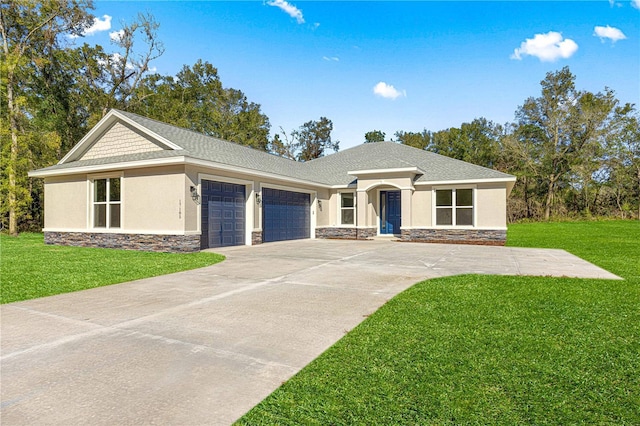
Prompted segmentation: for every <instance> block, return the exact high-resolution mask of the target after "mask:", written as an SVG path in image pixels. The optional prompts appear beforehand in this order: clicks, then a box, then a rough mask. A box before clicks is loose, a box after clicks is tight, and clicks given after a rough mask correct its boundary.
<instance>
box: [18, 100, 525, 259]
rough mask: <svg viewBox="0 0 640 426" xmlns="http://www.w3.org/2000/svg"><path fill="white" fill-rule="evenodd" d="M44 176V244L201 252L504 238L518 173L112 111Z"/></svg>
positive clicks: (376, 146)
mask: <svg viewBox="0 0 640 426" xmlns="http://www.w3.org/2000/svg"><path fill="white" fill-rule="evenodd" d="M29 176H31V177H38V178H44V198H45V206H44V217H45V219H44V221H45V223H44V235H45V242H46V243H47V244H61V245H80V246H95V247H116V248H127V249H139V250H155V251H181V252H190V251H198V250H201V249H205V248H209V247H219V246H229V245H255V244H261V243H266V242H271V241H282V240H291V239H298V238H346V239H369V238H372V237H376V236H384V235H389V236H395V237H396V238H399V239H400V240H401V241H424V242H455V243H474V244H498V245H499V244H504V243H505V240H506V230H507V227H506V221H507V217H506V200H507V196H508V195H509V193H510V191H511V189H512V188H513V185H514V183H515V177H514V176H511V175H508V174H505V173H501V172H498V171H495V170H491V169H488V168H484V167H480V166H476V165H473V164H469V163H466V162H463V161H459V160H455V159H451V158H448V157H444V156H441V155H438V154H434V153H432V152H427V151H423V150H420V149H416V148H412V147H409V146H405V145H401V144H398V143H394V142H376V143H368V144H362V145H358V146H356V147H353V148H349V149H346V150H344V151H340V152H337V153H335V154H331V155H327V156H325V157H322V158H318V159H315V160H312V161H308V162H304V163H301V162H296V161H292V160H288V159H285V158H281V157H278V156H276V155H273V154H269V153H266V152H263V151H259V150H256V149H252V148H249V147H246V146H242V145H238V144H235V143H232V142H227V141H223V140H220V139H216V138H213V137H209V136H205V135H203V134H200V133H197V132H193V131H190V130H186V129H182V128H178V127H175V126H172V125H168V124H165V123H161V122H158V121H155V120H151V119H149V118H145V117H142V116H139V115H136V114H132V113H128V112H124V111H118V110H111V111H110V112H109V113H107V114H106V115H105V117H104V118H103V119H102V120H101V121H100V122H99V123H98V124H97V125H96V126H95V127H94V128H93V129H92V130H91V131H90V132H89V133H88V134H87V135H86V136H85V137H84V138H83V139H82V140H81V141H80V142H79V143H78V144H76V146H75V147H74V148H73V149H72V150H71V151H70V152H69V153H68V154H67V155H66V156H65V157H64V158H63V159H62V160H60V162H59V163H58V164H56V165H54V166H51V167H47V168H43V169H39V170H35V171H32V172H30V173H29Z"/></svg>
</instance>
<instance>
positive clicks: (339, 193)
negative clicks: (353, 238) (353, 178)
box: [338, 191, 358, 227]
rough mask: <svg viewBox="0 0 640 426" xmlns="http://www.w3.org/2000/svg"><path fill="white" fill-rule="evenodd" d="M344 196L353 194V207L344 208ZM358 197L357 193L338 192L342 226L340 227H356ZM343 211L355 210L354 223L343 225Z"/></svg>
mask: <svg viewBox="0 0 640 426" xmlns="http://www.w3.org/2000/svg"><path fill="white" fill-rule="evenodd" d="M343 194H351V195H352V196H353V207H342V195H343ZM357 200H358V197H357V194H356V192H355V191H339V192H338V223H339V224H340V226H345V227H355V226H356V222H357V220H358V218H357V216H356V215H357V213H358V212H357V210H356V204H357V202H358V201H357ZM343 210H353V223H342V211H343Z"/></svg>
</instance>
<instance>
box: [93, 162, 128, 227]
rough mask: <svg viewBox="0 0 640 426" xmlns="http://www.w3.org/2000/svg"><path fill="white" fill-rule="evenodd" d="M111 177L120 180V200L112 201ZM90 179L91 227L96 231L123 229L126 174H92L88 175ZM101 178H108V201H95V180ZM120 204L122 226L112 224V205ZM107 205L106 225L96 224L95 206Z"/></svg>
mask: <svg viewBox="0 0 640 426" xmlns="http://www.w3.org/2000/svg"><path fill="white" fill-rule="evenodd" d="M111 179H119V180H120V200H119V201H111V200H110V197H111ZM88 180H89V204H88V205H89V215H88V216H89V228H90V229H92V230H96V231H110V230H114V229H117V230H122V229H124V214H123V212H124V174H123V173H109V174H101V175H92V176H89V177H88ZM99 180H106V181H107V187H106V189H105V190H106V201H95V190H96V186H95V182H96V181H99ZM116 204H117V205H119V206H120V226H117V227H116V226H111V208H110V206H112V205H116ZM96 205H105V206H107V207H106V216H105V219H106V222H105V226H96V222H95V219H96V218H95V206H96Z"/></svg>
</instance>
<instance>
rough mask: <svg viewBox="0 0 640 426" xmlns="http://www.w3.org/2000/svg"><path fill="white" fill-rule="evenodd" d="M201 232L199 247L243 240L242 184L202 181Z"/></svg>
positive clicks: (227, 244)
mask: <svg viewBox="0 0 640 426" xmlns="http://www.w3.org/2000/svg"><path fill="white" fill-rule="evenodd" d="M201 197H202V228H201V229H202V234H201V236H200V247H201V248H203V249H205V248H209V247H224V246H237V245H243V244H244V243H245V232H246V226H245V224H246V219H245V186H244V185H237V184H234V183H227V182H215V181H210V180H203V181H202V195H201Z"/></svg>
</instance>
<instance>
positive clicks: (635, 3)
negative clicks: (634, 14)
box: [631, 0, 640, 9]
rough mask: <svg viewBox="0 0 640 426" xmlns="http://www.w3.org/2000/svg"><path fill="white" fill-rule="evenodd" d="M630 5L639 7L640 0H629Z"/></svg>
mask: <svg viewBox="0 0 640 426" xmlns="http://www.w3.org/2000/svg"><path fill="white" fill-rule="evenodd" d="M631 6H633V7H635V8H636V9H640V0H631Z"/></svg>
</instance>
